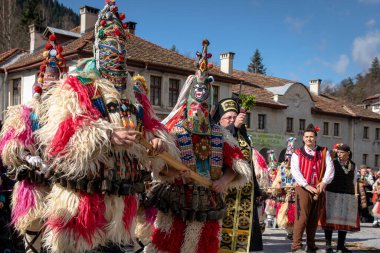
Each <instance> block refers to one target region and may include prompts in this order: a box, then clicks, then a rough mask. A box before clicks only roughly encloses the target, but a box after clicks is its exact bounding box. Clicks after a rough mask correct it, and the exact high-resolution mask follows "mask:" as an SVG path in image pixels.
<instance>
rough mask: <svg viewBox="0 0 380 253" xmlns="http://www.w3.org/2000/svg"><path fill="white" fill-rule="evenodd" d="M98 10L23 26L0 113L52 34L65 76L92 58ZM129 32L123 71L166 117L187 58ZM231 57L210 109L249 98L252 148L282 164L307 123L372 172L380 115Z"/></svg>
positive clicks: (324, 141)
mask: <svg viewBox="0 0 380 253" xmlns="http://www.w3.org/2000/svg"><path fill="white" fill-rule="evenodd" d="M98 11H99V10H98V9H95V8H92V7H89V6H84V7H81V10H80V14H81V24H80V26H79V27H76V28H74V29H73V30H71V31H65V30H61V29H57V28H53V27H35V26H30V36H31V43H30V50H29V53H27V54H26V53H25V51H19V50H16V51H12V52H13V53H12V55H13V56H12V57H11V58H12V60H11V61H10V60H9V57H8V60H7V61H6V64H2V61H1V59H2V57H1V56H3V54H5V53H7V52H5V53H3V54H0V99H1V103H0V107H1V108H0V109H1V111H3V110H5V109H6V108H7V107H8V106H10V105H14V104H18V103H25V102H27V101H29V100H30V99H31V97H32V85H33V83H34V82H35V81H36V77H37V74H38V71H39V65H40V63H41V61H42V52H43V51H44V50H43V45H44V44H45V40H46V38H48V36H49V35H50V34H51V33H54V34H55V35H56V37H57V38H58V41H59V43H60V45H62V46H63V56H64V57H65V59H66V61H67V63H68V66H69V70H73V69H74V68H75V65H76V63H77V62H78V61H80V60H81V59H84V58H87V57H92V56H93V41H94V34H93V25H94V23H95V20H96V17H97V13H98ZM128 31H129V35H130V39H129V40H128V43H127V45H126V48H127V64H128V66H129V71H130V73H131V74H132V75H134V74H140V75H143V76H144V77H145V79H146V80H147V82H148V84H149V93H150V99H151V102H152V104H153V106H154V109H155V110H156V112H157V114H159V115H160V116H161V117H165V116H166V115H167V114H168V113H169V112H170V111H171V109H172V107H173V105H174V104H175V103H176V101H177V98H178V94H179V92H180V89H181V87H182V85H183V84H184V82H185V80H186V78H187V76H188V75H189V74H193V73H194V71H195V69H194V65H193V64H194V59H191V58H188V57H186V56H183V55H181V54H178V53H176V52H174V51H171V50H168V49H165V48H162V47H160V46H158V45H156V44H154V43H152V42H149V41H147V40H144V39H143V38H141V37H139V36H137V35H135V32H136V23H134V22H129V26H128ZM210 50H211V51H212V46H211V48H210ZM16 52H17V53H16ZM9 53H10V52H8V53H7V54H9ZM214 53H217V52H214ZM214 55H216V54H214ZM234 57H235V55H234V53H232V52H226V53H221V54H220V66H215V67H214V69H212V70H211V75H213V76H214V78H215V83H214V87H213V90H214V94H213V100H214V102H216V101H218V100H220V99H222V98H226V97H230V96H231V95H232V92H234V93H239V92H240V91H241V92H243V93H245V94H249V95H252V94H253V95H255V96H256V106H255V108H254V109H253V110H252V111H251V112H250V113H249V117H248V120H247V125H248V129H249V132H250V133H251V135H252V138H253V142H254V145H255V146H256V148H257V149H258V150H259V151H260V152H261V153H262V154H264V155H266V152H267V151H268V150H269V149H273V150H275V154H276V156H277V157H278V158H279V159H280V160H281V159H283V156H284V150H285V144H286V139H287V137H289V136H294V137H297V138H298V140H297V146H299V145H301V141H302V133H303V130H304V129H305V127H306V126H307V124H309V123H314V124H316V125H318V126H319V127H320V128H321V131H320V133H319V138H318V143H320V144H321V145H324V146H327V147H330V148H331V147H332V146H333V144H335V143H339V142H344V143H348V144H349V145H350V146H351V147H352V150H353V154H354V161H355V162H356V163H357V164H362V163H365V164H368V165H369V166H372V167H379V165H380V164H379V162H380V161H379V159H380V158H379V155H380V115H379V114H376V113H373V112H371V111H369V110H366V109H364V108H361V107H357V106H354V105H350V104H347V103H344V102H343V101H340V100H338V99H336V98H332V97H328V96H325V95H323V94H320V82H321V81H320V80H313V81H311V83H310V85H309V88H308V87H306V86H305V85H304V84H302V83H299V82H295V81H291V80H286V79H282V78H277V77H271V76H265V75H260V74H254V73H249V72H244V71H239V70H235V69H234V68H233V59H234ZM214 60H215V56H214ZM2 117H3V115H1V118H2Z"/></svg>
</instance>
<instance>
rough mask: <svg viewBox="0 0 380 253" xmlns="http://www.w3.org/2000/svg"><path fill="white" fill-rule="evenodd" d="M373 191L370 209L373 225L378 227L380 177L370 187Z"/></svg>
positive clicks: (379, 216) (379, 222)
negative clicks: (371, 207)
mask: <svg viewBox="0 0 380 253" xmlns="http://www.w3.org/2000/svg"><path fill="white" fill-rule="evenodd" d="M372 191H373V197H372V203H373V209H372V215H373V224H372V226H373V227H379V226H380V221H379V218H380V178H378V179H377V180H376V181H375V183H374V184H373V187H372Z"/></svg>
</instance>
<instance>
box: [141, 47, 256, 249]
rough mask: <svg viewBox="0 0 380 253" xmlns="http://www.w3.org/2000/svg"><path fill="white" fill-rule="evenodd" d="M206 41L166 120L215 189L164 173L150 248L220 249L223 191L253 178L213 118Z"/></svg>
mask: <svg viewBox="0 0 380 253" xmlns="http://www.w3.org/2000/svg"><path fill="white" fill-rule="evenodd" d="M202 45H203V50H202V52H200V53H199V52H198V53H197V56H198V58H199V63H198V64H197V67H198V70H197V71H196V74H195V75H191V76H189V77H188V79H187V80H186V83H185V85H184V87H183V89H182V91H181V94H180V96H179V99H178V102H177V104H176V106H175V107H174V110H173V111H172V113H170V115H169V116H168V117H167V118H166V119H165V120H164V122H165V123H166V127H167V128H168V129H169V130H170V132H171V133H172V134H173V135H174V137H175V138H176V140H177V144H178V147H179V149H180V154H181V161H182V163H183V164H186V165H187V166H188V167H189V168H190V169H191V170H192V171H193V173H194V172H196V173H197V175H200V176H201V177H203V178H205V179H209V180H211V181H212V187H211V188H208V187H205V186H201V185H198V184H197V183H195V182H192V181H191V180H190V179H189V178H188V177H186V172H185V173H182V176H183V177H181V178H180V179H178V178H177V179H174V180H170V179H172V178H170V173H171V172H170V171H164V172H165V173H164V174H163V173H161V175H159V176H160V177H161V180H167V182H166V183H161V184H158V185H157V186H155V187H154V189H152V192H151V196H152V197H151V198H150V199H151V202H152V203H153V204H155V205H156V206H157V208H158V210H159V211H158V214H157V219H156V221H155V228H154V232H153V235H152V242H151V243H150V244H149V245H148V246H147V247H146V249H145V251H146V252H170V253H176V252H186V253H192V252H205V253H206V252H207V253H215V252H217V251H218V248H219V233H220V222H221V220H222V218H223V216H224V213H225V203H224V200H223V195H222V192H223V191H224V190H225V189H227V188H235V187H239V186H243V185H244V184H245V183H247V182H248V181H249V180H250V179H251V176H252V174H251V169H250V168H249V166H248V164H247V163H246V162H245V161H244V157H243V154H242V153H241V151H240V149H239V146H238V144H237V143H236V141H235V140H234V139H233V138H232V136H230V135H229V133H227V132H226V131H224V130H223V129H222V128H221V127H220V126H218V125H214V124H211V122H210V107H211V97H212V95H211V94H210V93H211V92H210V90H211V84H212V82H213V78H212V77H211V76H209V74H208V70H209V68H210V65H209V64H208V63H207V61H208V58H210V57H211V54H209V53H207V47H208V45H209V42H208V41H207V40H204V41H203V43H202ZM223 166H224V168H223Z"/></svg>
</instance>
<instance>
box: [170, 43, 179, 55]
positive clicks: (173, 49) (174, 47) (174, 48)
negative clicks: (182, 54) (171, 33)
mask: <svg viewBox="0 0 380 253" xmlns="http://www.w3.org/2000/svg"><path fill="white" fill-rule="evenodd" d="M170 50H171V51H174V52H176V53H178V49H177V47H176V45H174V44H173V46H172V47H171V48H170Z"/></svg>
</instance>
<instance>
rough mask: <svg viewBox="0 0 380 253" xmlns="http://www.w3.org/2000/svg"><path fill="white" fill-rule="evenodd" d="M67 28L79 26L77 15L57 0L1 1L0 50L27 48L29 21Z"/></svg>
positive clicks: (30, 22)
mask: <svg viewBox="0 0 380 253" xmlns="http://www.w3.org/2000/svg"><path fill="white" fill-rule="evenodd" d="M33 23H34V24H36V25H43V26H47V25H48V26H52V27H56V28H61V29H66V30H70V29H72V28H74V27H75V26H77V25H79V15H78V14H76V13H75V12H74V11H73V10H71V9H69V8H67V7H65V6H63V5H62V4H61V3H59V2H58V1H57V0H1V1H0V52H3V51H6V50H8V49H11V48H25V49H29V38H30V37H29V28H28V26H29V25H30V24H33Z"/></svg>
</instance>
